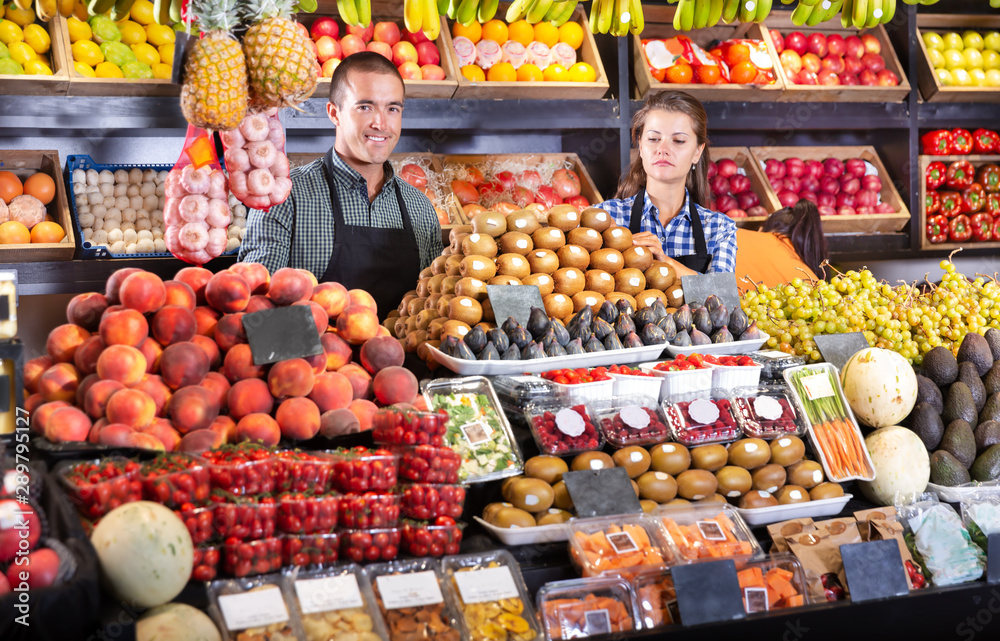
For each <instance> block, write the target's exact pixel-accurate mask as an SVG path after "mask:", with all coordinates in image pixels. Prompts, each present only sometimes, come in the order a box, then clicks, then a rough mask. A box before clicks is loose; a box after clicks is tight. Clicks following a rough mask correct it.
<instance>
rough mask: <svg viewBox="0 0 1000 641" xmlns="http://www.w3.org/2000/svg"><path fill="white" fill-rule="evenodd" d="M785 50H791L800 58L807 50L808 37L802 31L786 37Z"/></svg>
mask: <svg viewBox="0 0 1000 641" xmlns="http://www.w3.org/2000/svg"><path fill="white" fill-rule="evenodd" d="M785 49H791V50H792V51H794V52H795V53H797V54H799V55H800V56H801V55H802V54H804V53H805V52H806V50H807V44H806V36H805V34H803V33H802V32H801V31H793V32H791V33H790V34H788V35H787V36H785Z"/></svg>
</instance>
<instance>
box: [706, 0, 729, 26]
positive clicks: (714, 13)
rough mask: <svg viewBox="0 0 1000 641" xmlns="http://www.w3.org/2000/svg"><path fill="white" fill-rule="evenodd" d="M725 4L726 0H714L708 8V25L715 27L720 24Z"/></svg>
mask: <svg viewBox="0 0 1000 641" xmlns="http://www.w3.org/2000/svg"><path fill="white" fill-rule="evenodd" d="M724 5H725V2H724V0H712V4H711V7H710V8H709V10H708V25H707V26H709V27H714V26H715V25H717V24H719V21H720V20H722V9H723V6H724Z"/></svg>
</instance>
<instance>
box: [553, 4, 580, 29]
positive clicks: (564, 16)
mask: <svg viewBox="0 0 1000 641" xmlns="http://www.w3.org/2000/svg"><path fill="white" fill-rule="evenodd" d="M578 4H580V0H570V1H569V2H567V3H566V8H565V9H563V12H562V13H561V14H560V15H558V16H556V19H555V20H553V21H552V24H554V25H555V26H557V27H561V26H563V25H564V24H566V23H567V22H569V20H570V18H572V17H573V13H574V12H575V11H576V7H577V5H578Z"/></svg>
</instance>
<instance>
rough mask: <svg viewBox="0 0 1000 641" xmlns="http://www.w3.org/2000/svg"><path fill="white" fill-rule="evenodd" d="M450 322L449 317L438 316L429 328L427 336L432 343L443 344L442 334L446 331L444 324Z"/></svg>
mask: <svg viewBox="0 0 1000 641" xmlns="http://www.w3.org/2000/svg"><path fill="white" fill-rule="evenodd" d="M447 322H448V317H447V316H438V317H437V318H435V319H434V320H432V321H431V324H430V325H428V326H427V336H428V337H429V338H430V339H431V340H432V341H437V342H439V343H440V342H441V332H443V331H444V324H445V323H447Z"/></svg>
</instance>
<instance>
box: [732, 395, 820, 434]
mask: <svg viewBox="0 0 1000 641" xmlns="http://www.w3.org/2000/svg"><path fill="white" fill-rule="evenodd" d="M729 400H730V401H731V402H732V410H733V415H734V416H736V421H737V422H738V423H739V424H740V427H741V428H743V432H744V433H745V434H747V435H748V436H753V437H756V438H763V439H773V438H778V437H780V436H801V435H802V434H804V433H805V431H806V425H805V421H804V419H803V417H802V415H801V414H800V413H799V409H798V407H796V405H795V400H794V399H793V398H792V393H791V390H789V389H788V386H787V385H773V384H772V385H755V386H750V387H737V388H736V389H734V390H732V391H731V392H730V394H729Z"/></svg>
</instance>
